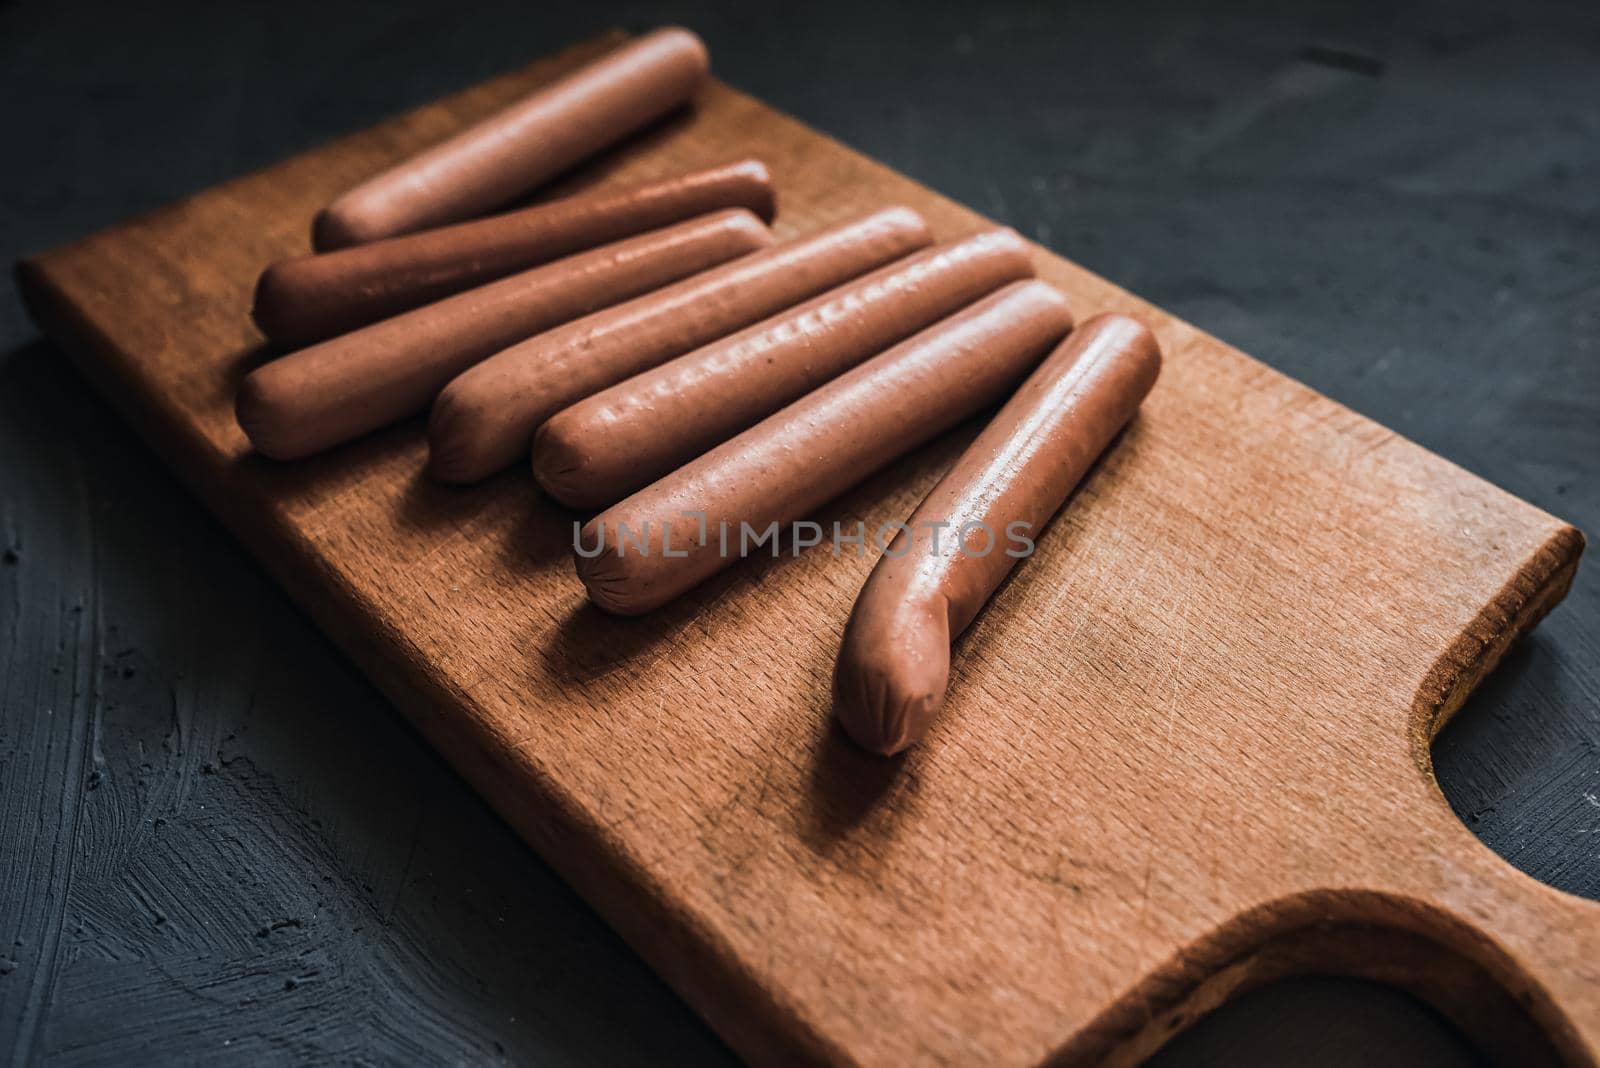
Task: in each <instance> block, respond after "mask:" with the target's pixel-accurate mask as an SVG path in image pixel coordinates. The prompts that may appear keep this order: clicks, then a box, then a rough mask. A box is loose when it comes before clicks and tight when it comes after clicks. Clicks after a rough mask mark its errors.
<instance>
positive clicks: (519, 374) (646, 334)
mask: <svg viewBox="0 0 1600 1068" xmlns="http://www.w3.org/2000/svg"><path fill="white" fill-rule="evenodd" d="M930 240H931V238H930V237H929V234H928V227H927V224H926V223H924V222H923V221H922V217H921V216H919V215H918V214H917V213H916V212H914V211H912V210H911V209H909V208H886V209H884V210H883V211H878V212H874V213H873V214H871V215H868V216H866V217H865V218H862V219H858V220H855V221H852V222H847V223H841V224H840V225H838V226H833V227H829V228H828V229H826V230H823V231H821V232H819V233H816V234H812V235H809V236H807V237H800V238H795V239H794V240H792V241H785V242H783V243H782V244H780V245H776V246H774V247H773V248H770V249H767V250H766V251H764V252H760V253H757V254H756V255H753V256H747V257H745V258H744V259H741V260H737V261H735V262H734V263H730V264H727V265H725V266H723V267H719V268H717V269H716V270H713V271H706V272H704V273H703V274H699V275H696V276H694V277H692V278H686V279H684V280H683V281H682V282H679V283H677V284H676V285H672V286H668V287H667V288H665V289H662V290H659V291H658V292H655V293H649V294H647V295H645V296H642V297H638V298H636V299H634V300H631V301H628V302H627V303H626V304H619V305H618V306H616V307H614V308H607V309H606V310H605V311H603V312H597V313H596V314H594V315H590V316H587V317H585V318H583V319H580V320H578V321H577V322H573V323H568V324H567V325H566V326H564V327H561V328H560V329H558V330H552V331H550V332H548V333H545V334H541V335H539V336H537V337H533V338H529V339H528V340H527V341H524V342H522V343H521V344H518V345H515V346H513V347H511V348H509V349H506V350H505V351H504V352H500V353H497V354H495V355H494V356H492V357H490V358H489V359H487V360H485V361H483V363H481V364H479V365H478V366H476V367H474V368H472V369H471V370H470V371H467V372H466V373H465V374H463V375H462V376H461V377H459V378H457V379H456V380H455V381H454V382H451V383H450V384H449V385H448V386H446V387H445V389H444V391H443V392H442V393H440V394H439V399H438V400H437V401H435V402H434V406H433V416H432V418H431V419H430V420H429V423H428V453H429V455H428V467H429V471H430V472H431V473H432V474H433V475H434V477H435V478H438V479H440V480H441V481H444V482H477V481H479V480H480V479H483V478H487V477H488V476H489V475H492V474H494V473H495V472H496V471H499V470H500V469H501V468H504V467H507V466H509V465H510V464H512V463H515V462H516V461H517V460H518V459H523V461H524V462H526V457H527V456H528V451H529V446H530V445H531V444H532V441H533V434H534V431H535V430H537V429H538V428H539V425H540V424H541V423H543V422H544V421H545V420H546V419H548V418H550V417H551V416H552V415H554V414H556V413H557V412H559V411H560V410H561V409H563V408H565V407H567V406H568V405H570V404H573V403H574V402H576V401H579V400H582V399H583V398H584V397H587V396H589V395H590V394H593V393H596V392H599V391H600V390H602V389H605V388H606V387H607V386H611V385H614V384H616V383H617V382H620V381H622V380H623V379H625V378H628V377H629V376H631V375H636V374H638V373H639V372H640V371H644V370H648V369H649V368H651V367H654V366H656V365H657V364H660V363H662V362H664V361H666V360H669V359H671V358H672V357H674V356H680V355H682V354H683V353H685V352H688V351H690V350H691V349H695V348H698V347H699V346H701V345H704V344H705V343H706V342H708V341H712V340H714V339H716V338H719V337H724V336H726V335H727V334H729V333H732V332H733V331H735V330H739V329H742V328H743V327H746V326H749V325H750V324H751V323H754V322H757V321H759V320H761V319H764V318H766V317H767V316H769V315H771V314H773V313H774V312H776V311H779V310H781V309H783V308H788V307H791V306H792V305H794V304H795V303H796V302H797V301H801V300H805V299H806V298H808V297H812V296H815V295H816V294H818V293H820V292H823V291H824V290H827V289H830V288H832V287H833V286H836V285H838V284H839V283H840V282H843V281H846V280H847V279H851V278H855V277H857V276H859V275H861V274H864V273H865V272H867V271H870V270H872V269H873V268H874V267H878V266H880V265H882V264H884V263H887V262H889V261H890V260H893V259H898V258H899V257H901V256H903V255H905V254H906V253H908V252H911V251H913V250H915V249H919V248H922V247H924V246H926V245H927V244H928V243H929V241H930Z"/></svg>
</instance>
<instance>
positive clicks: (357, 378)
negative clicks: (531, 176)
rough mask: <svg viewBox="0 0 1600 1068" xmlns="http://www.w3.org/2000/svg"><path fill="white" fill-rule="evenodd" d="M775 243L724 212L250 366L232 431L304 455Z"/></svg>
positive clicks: (741, 215)
mask: <svg viewBox="0 0 1600 1068" xmlns="http://www.w3.org/2000/svg"><path fill="white" fill-rule="evenodd" d="M771 243H772V234H771V233H770V232H769V231H768V230H767V228H766V227H765V226H763V225H762V224H761V220H759V219H757V218H756V217H755V216H754V215H752V214H750V213H749V212H748V211H745V210H744V209H743V208H731V209H729V210H727V211H720V212H716V213H714V214H711V215H705V216H702V217H700V218H698V219H691V220H689V221H688V222H682V223H678V224H677V225H675V226H670V227H666V228H664V229H661V230H655V231H652V232H650V233H648V234H641V235H640V236H638V237H631V238H628V239H627V240H625V241H618V242H616V243H614V244H610V245H605V246H603V247H601V248H597V249H593V250H591V251H589V252H582V253H579V254H578V255H576V256H569V257H567V258H566V259H563V260H557V261H556V262H555V263H549V264H546V265H544V266H543V267H535V268H533V269H532V270H531V271H524V272H522V273H521V274H515V275H512V276H511V277H510V278H502V279H501V280H500V281H498V282H491V283H490V284H488V285H486V286H482V287H480V288H478V289H469V290H468V291H467V292H465V293H458V294H457V295H455V296H453V297H446V298H445V299H444V300H441V301H439V302H437V303H435V304H429V305H427V306H425V307H422V308H418V309H416V310H415V311H409V312H406V313H405V314H403V315H397V316H395V317H394V318H393V319H384V320H382V321H381V322H377V323H373V324H372V325H371V326H368V327H364V328H362V329H360V330H357V331H355V332H353V333H349V334H345V335H343V336H341V337H336V338H333V339H332V340H329V341H324V342H322V343H321V344H320V345H313V346H312V347H310V348H308V349H301V350H300V351H299V352H294V353H290V354H289V355H287V356H283V357H280V358H278V359H276V360H273V361H272V362H271V363H268V364H264V365H263V366H261V367H259V368H257V369H256V370H254V371H252V372H251V373H250V374H249V375H247V376H246V377H245V380H244V383H243V384H242V385H241V386H240V388H239V395H238V398H237V402H236V413H237V415H238V419H239V425H240V426H241V427H242V428H243V429H244V432H245V434H246V436H248V437H249V438H250V441H251V444H253V445H254V446H255V447H256V450H257V451H258V452H261V453H263V454H264V455H267V456H270V457H272V458H274V459H278V460H294V459H299V458H300V457H303V456H310V455H311V454H313V453H316V452H320V451H322V450H323V449H326V448H328V447H330V446H332V445H337V444H339V443H340V442H343V441H348V440H350V439H351V438H354V437H357V436H359V435H361V434H365V433H367V432H368V431H371V430H376V429H377V428H378V427H381V426H384V425H386V424H388V423H392V422H394V421H395V420H397V419H402V418H404V417H406V416H408V415H413V414H415V413H417V412H419V411H422V410H423V409H425V408H427V406H428V402H429V401H430V400H431V399H432V398H433V396H434V394H435V393H437V392H438V391H439V389H440V388H441V387H442V386H443V385H444V384H445V383H446V382H448V381H450V379H451V378H452V377H454V376H455V375H457V374H459V373H460V372H461V371H463V370H464V369H466V368H467V367H470V366H471V365H472V364H474V363H476V362H477V361H479V360H481V359H483V358H484V357H485V356H488V355H489V354H490V353H493V352H496V351H498V350H500V349H502V348H504V347H505V346H506V345H508V344H510V343H511V342H513V341H516V340H518V339H521V338H525V337H528V336H529V335H531V334H535V333H538V332H539V331H540V330H546V329H549V328H550V327H552V326H554V325H556V324H558V323H564V322H566V321H567V320H569V319H574V318H576V317H578V316H580V315H585V314H588V313H589V312H592V311H594V310H595V309H596V308H603V307H605V306H606V305H608V304H613V303H615V302H617V301H619V300H626V299H627V298H629V297H633V296H635V295H637V294H639V293H645V292H648V291H650V290H651V289H654V288H656V287H657V286H660V285H663V284H665V283H667V282H672V281H675V280H677V279H679V278H682V277H684V276H685V275H688V274H691V273H693V272H695V271H699V270H702V269H704V268H707V267H711V266H714V265H716V264H719V263H724V262H726V261H728V260H730V259H733V258H734V257H736V256H742V255H744V254H745V253H748V252H752V251H754V250H756V249H760V248H765V247H766V246H768V245H770V244H771Z"/></svg>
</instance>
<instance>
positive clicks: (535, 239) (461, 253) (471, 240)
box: [251, 159, 776, 348]
mask: <svg viewBox="0 0 1600 1068" xmlns="http://www.w3.org/2000/svg"><path fill="white" fill-rule="evenodd" d="M722 208H748V209H749V210H751V211H753V212H755V213H756V214H757V215H760V216H761V217H762V218H763V219H766V220H767V221H769V222H770V221H771V220H772V216H773V213H774V211H775V210H776V207H775V201H774V198H773V191H772V176H771V175H770V174H768V173H767V168H766V165H765V164H763V163H762V162H761V161H760V160H754V159H747V160H741V161H739V162H737V163H730V164H727V165H725V166H721V167H713V168H710V169H707V170H703V171H695V172H693V173H691V174H685V175H681V176H679V177H676V178H669V179H667V180H665V181H660V182H651V183H649V184H647V185H639V186H634V187H631V188H628V189H619V190H614V191H606V190H601V191H597V192H592V193H580V194H578V195H576V196H571V197H563V198H562V199H560V200H552V201H550V202H548V203H545V204H536V205H534V206H533V207H531V208H523V209H522V210H521V211H513V212H507V213H506V214H504V215H496V216H493V217H491V218H487V219H475V220H473V221H472V222H465V223H458V224H457V225H455V226H442V227H439V228H438V229H435V230H424V231H421V232H420V233H415V234H407V235H404V236H401V237H393V238H389V239H387V240H383V241H374V242H372V243H370V244H365V245H356V246H354V247H351V248H345V249H339V250H338V251H335V252H325V253H322V254H320V255H312V256H297V257H295V258H294V259H289V260H283V261H281V262H279V263H275V264H273V265H272V266H270V267H268V268H267V269H266V270H265V271H263V272H262V274H261V279H260V281H259V282H258V283H257V284H256V297H255V307H254V308H253V309H252V310H251V315H252V316H254V318H255V321H256V325H257V326H258V327H260V329H261V332H262V333H263V334H265V335H266V336H267V338H268V340H270V341H271V342H272V343H273V344H275V345H277V346H278V347H280V348H298V347H300V346H302V345H309V344H312V343H313V342H317V341H322V340H324V339H325V338H330V337H335V336H337V335H339V334H343V333H347V332H349V331H351V330H354V329H356V328H358V327H362V326H365V325H367V324H368V323H374V322H377V321H378V320H379V319H387V318H389V317H390V316H392V315H398V314H400V313H401V312H403V311H409V310H411V309H412V308H418V307H421V306H422V305H424V304H431V303H433V302H434V301H436V300H442V299H444V298H445V297H448V296H451V295H452V294H455V293H459V292H461V291H462V290H464V289H470V288H472V287H473V286H476V285H482V284H483V283H485V282H492V281H494V280H495V279H497V278H504V277H505V276H506V275H508V274H513V273H515V272H517V271H525V270H527V269H528V268H530V267H536V266H538V265H539V264H541V263H549V262H550V261H551V260H554V259H558V258H560V257H562V256H569V255H571V254H573V253H575V252H581V251H583V250H584V249H590V248H595V247H596V246H598V245H603V244H606V243H607V242H610V241H619V240H621V239H622V238H625V237H632V236H633V235H635V234H642V233H644V232H645V231H647V230H655V229H659V228H660V227H663V226H668V225H670V224H672V223H675V222H681V221H682V220H684V219H691V218H694V217H695V216H697V215H704V214H706V213H707V212H712V211H717V210H719V209H722Z"/></svg>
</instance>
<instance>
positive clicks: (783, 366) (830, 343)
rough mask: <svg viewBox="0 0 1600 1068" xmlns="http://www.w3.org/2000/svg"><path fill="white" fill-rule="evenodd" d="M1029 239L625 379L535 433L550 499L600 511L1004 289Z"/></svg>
mask: <svg viewBox="0 0 1600 1068" xmlns="http://www.w3.org/2000/svg"><path fill="white" fill-rule="evenodd" d="M1032 274H1033V264H1032V261H1031V260H1030V258H1029V254H1028V245H1027V242H1025V241H1023V240H1022V238H1020V237H1018V236H1017V235H1016V234H1015V233H1014V232H1012V231H1010V230H988V231H984V232H983V233H979V234H975V235H973V236H971V237H966V238H960V239H957V240H955V241H949V242H946V243H944V244H942V245H940V246H938V247H935V248H931V249H928V250H927V251H926V252H922V253H918V254H917V255H915V256H910V257H907V258H906V259H903V260H900V261H898V262H895V263H892V264H890V265H889V266H887V267H884V268H881V269H880V270H877V271H874V272H873V273H872V274H870V275H867V276H866V277H865V278H862V279H859V280H857V281H854V282H850V283H848V284H846V285H843V286H840V287H839V288H837V289H834V290H832V291H830V292H828V293H824V294H823V295H822V296H820V297H817V298H816V299H815V300H812V301H809V302H807V303H805V304H802V305H799V306H798V307H796V308H793V309H791V310H789V311H786V312H781V313H779V314H778V315H775V316H773V317H772V318H770V319H768V320H766V321H765V322H762V323H759V324H757V325H755V326H752V327H750V328H749V329H748V330H744V331H741V332H740V333H738V334H735V335H733V336H732V337H728V338H724V339H722V340H721V341H714V342H712V343H711V344H709V345H706V346H704V347H702V348H699V349H696V350H695V351H694V352H691V353H689V354H687V355H685V356H680V357H678V358H677V359H675V360H671V361H669V362H667V363H664V364H662V365H661V366H660V367H656V368H654V369H652V370H649V371H645V372H644V373H643V374H639V375H636V376H634V377H633V378H630V379H627V380H626V381H623V382H619V383H617V384H616V385H615V386H612V387H611V388H610V389H607V390H603V391H601V392H600V393H597V394H595V395H594V396H592V397H590V398H588V399H587V400H582V401H579V402H578V403H577V404H574V405H573V406H572V407H570V408H567V409H565V410H564V411H562V412H560V413H558V414H557V415H555V416H554V417H552V418H551V419H550V420H549V421H548V422H547V423H545V424H544V426H542V427H540V428H539V432H538V434H537V435H535V437H534V445H533V471H534V474H535V476H536V477H537V478H538V480H539V485H540V486H542V487H543V488H544V490H545V492H546V493H548V494H550V496H552V497H554V498H555V499H556V500H558V501H561V502H562V503H563V504H567V505H571V506H573V507H577V508H601V507H604V506H606V505H608V504H611V503H613V502H615V501H620V500H621V499H622V498H624V497H626V496H627V495H628V494H630V493H632V492H633V491H634V490H637V489H641V488H643V487H644V486H647V485H649V484H650V483H651V482H654V481H655V480H656V479H658V478H660V477H661V476H662V475H665V474H666V473H667V472H669V471H671V470H672V469H673V468H675V467H679V466H681V465H683V464H685V463H688V462H689V461H690V460H692V459H694V458H695V457H696V456H699V455H700V454H701V453H703V452H705V451H706V450H707V449H709V448H711V447H712V446H714V445H717V444H718V443H720V442H723V441H726V440H727V439H728V438H730V437H732V436H733V435H734V434H737V433H738V432H739V431H741V430H744V429H745V428H746V427H749V426H752V425H754V424H755V423H756V422H757V421H759V420H761V419H763V418H765V417H766V416H768V415H770V414H771V413H773V412H775V411H777V410H778V409H779V408H781V407H783V406H784V405H785V404H788V403H790V402H791V401H794V400H797V399H799V398H800V397H802V396H804V395H805V394H806V393H808V392H810V391H811V390H813V389H815V388H817V387H818V386H820V385H822V383H824V382H826V381H827V380H828V379H830V378H833V377H834V376H835V375H838V374H839V373H840V372H842V371H845V370H848V369H849V368H851V367H854V366H855V365H856V364H858V363H860V362H861V361H862V360H864V359H866V358H867V357H869V356H875V355H877V354H878V353H880V352H882V351H883V350H884V349H886V348H888V347H889V346H890V345H893V344H894V343H896V342H897V341H900V340H902V339H904V338H906V337H909V336H910V335H912V334H914V333H916V332H917V331H918V330H921V329H922V328H923V327H925V326H928V325H929V324H931V323H934V322H936V321H938V320H939V319H940V318H942V317H943V316H945V315H948V314H950V313H951V312H953V311H956V310H957V309H959V308H963V307H965V306H966V305H968V304H970V303H972V302H973V301H975V300H977V299H978V298H979V297H982V296H984V295H986V294H988V293H992V292H993V291H994V290H995V289H997V288H999V287H1000V286H1002V285H1005V284H1006V283H1007V282H1014V281H1017V280H1019V279H1022V278H1027V277H1029V276H1030V275H1032Z"/></svg>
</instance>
